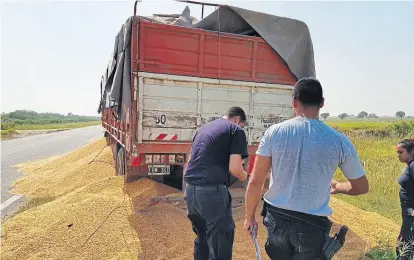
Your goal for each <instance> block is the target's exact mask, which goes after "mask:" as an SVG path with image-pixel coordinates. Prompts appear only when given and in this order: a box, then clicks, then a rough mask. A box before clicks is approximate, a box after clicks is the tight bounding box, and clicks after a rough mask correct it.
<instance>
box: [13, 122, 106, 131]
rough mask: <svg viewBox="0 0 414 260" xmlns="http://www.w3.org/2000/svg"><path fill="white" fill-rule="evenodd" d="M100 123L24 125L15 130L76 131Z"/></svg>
mask: <svg viewBox="0 0 414 260" xmlns="http://www.w3.org/2000/svg"><path fill="white" fill-rule="evenodd" d="M100 123H101V121H91V122H76V123H63V124H45V125H32V124H24V125H19V126H16V128H15V130H51V129H74V128H79V127H86V126H93V125H99V124H100Z"/></svg>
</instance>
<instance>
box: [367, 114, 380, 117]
mask: <svg viewBox="0 0 414 260" xmlns="http://www.w3.org/2000/svg"><path fill="white" fill-rule="evenodd" d="M368 118H378V116H377V115H376V114H374V113H371V114H369V115H368Z"/></svg>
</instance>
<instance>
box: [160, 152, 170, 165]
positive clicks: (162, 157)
mask: <svg viewBox="0 0 414 260" xmlns="http://www.w3.org/2000/svg"><path fill="white" fill-rule="evenodd" d="M161 163H162V164H168V163H169V160H168V155H167V154H163V155H161Z"/></svg>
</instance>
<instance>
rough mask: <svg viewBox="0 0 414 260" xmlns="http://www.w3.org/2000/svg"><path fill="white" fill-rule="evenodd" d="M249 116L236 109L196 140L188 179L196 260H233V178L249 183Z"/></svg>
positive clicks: (187, 197)
mask: <svg viewBox="0 0 414 260" xmlns="http://www.w3.org/2000/svg"><path fill="white" fill-rule="evenodd" d="M245 122H246V114H245V113H244V111H243V109H241V108H240V107H232V108H230V109H229V110H228V112H227V114H226V116H224V117H223V118H221V119H217V120H215V121H212V122H210V123H208V124H205V125H203V126H202V127H201V128H200V129H199V131H198V132H197V134H196V136H195V137H194V140H193V144H192V148H191V153H190V158H189V162H188V165H187V167H186V171H185V175H184V180H185V182H186V187H185V192H186V201H187V208H188V218H189V219H190V221H191V223H192V226H193V231H194V232H195V233H196V234H197V238H196V239H195V241H194V259H195V260H203V259H206V260H207V259H208V260H213V259H217V260H218V259H220V260H227V259H228V260H230V259H231V258H232V250H233V241H234V228H235V224H234V220H233V216H232V208H231V195H230V193H229V191H228V189H227V187H228V186H230V185H231V179H232V178H231V177H232V176H233V177H235V178H237V179H238V180H239V181H245V180H246V178H247V173H246V172H245V171H244V169H243V166H242V163H243V159H244V158H246V157H247V156H248V153H247V139H246V135H245V133H244V131H243V129H242V127H244V125H245Z"/></svg>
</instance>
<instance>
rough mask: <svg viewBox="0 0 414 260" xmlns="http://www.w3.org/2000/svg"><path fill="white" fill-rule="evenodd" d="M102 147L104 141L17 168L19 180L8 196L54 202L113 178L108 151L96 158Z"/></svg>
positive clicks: (110, 157) (110, 155)
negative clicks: (58, 198)
mask: <svg viewBox="0 0 414 260" xmlns="http://www.w3.org/2000/svg"><path fill="white" fill-rule="evenodd" d="M104 147H105V140H100V141H97V142H94V143H91V144H89V145H87V146H85V147H82V148H80V149H77V150H75V151H73V152H71V153H69V154H66V155H62V156H56V157H52V158H49V159H46V160H41V161H37V162H30V163H25V164H20V165H17V167H18V168H19V170H20V171H22V172H23V178H22V179H20V180H18V181H17V182H16V184H15V185H14V187H13V190H12V192H14V193H18V194H24V195H25V196H26V197H28V198H39V197H47V198H57V197H59V196H62V195H65V194H67V193H69V192H72V191H74V190H76V189H78V188H81V187H83V186H86V185H88V184H91V183H94V182H96V181H99V180H101V179H102V178H106V177H108V176H113V175H114V170H113V166H112V163H113V159H112V154H111V151H110V149H109V148H105V150H104V151H102V153H100V154H99V152H100V151H101V150H102V148H104ZM98 154H99V156H98V157H97V158H95V157H96V156H97V155H98Z"/></svg>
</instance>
